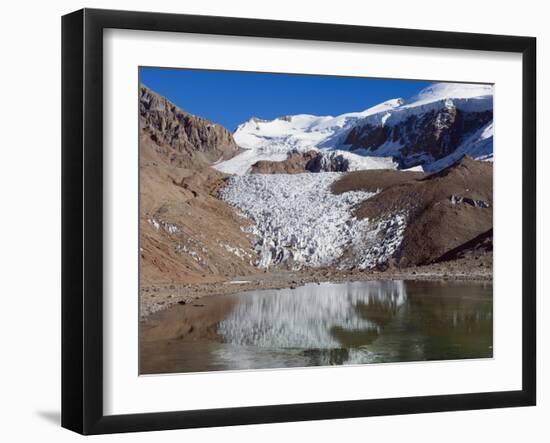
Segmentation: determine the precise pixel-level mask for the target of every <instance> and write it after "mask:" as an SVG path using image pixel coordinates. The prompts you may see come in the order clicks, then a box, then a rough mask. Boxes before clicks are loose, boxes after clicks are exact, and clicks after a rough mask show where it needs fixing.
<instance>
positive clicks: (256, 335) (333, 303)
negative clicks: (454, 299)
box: [218, 281, 406, 349]
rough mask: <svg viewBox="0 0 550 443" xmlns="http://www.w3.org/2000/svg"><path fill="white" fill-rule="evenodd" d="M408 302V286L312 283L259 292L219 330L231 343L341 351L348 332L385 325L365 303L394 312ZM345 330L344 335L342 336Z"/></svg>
mask: <svg viewBox="0 0 550 443" xmlns="http://www.w3.org/2000/svg"><path fill="white" fill-rule="evenodd" d="M405 300H406V295H405V289H404V284H403V282H390V281H388V282H370V284H369V285H368V286H366V285H365V284H364V283H360V282H355V283H348V284H344V285H342V284H331V283H327V284H323V285H317V284H308V285H305V286H303V287H302V288H299V289H298V290H291V289H282V290H270V291H256V292H252V293H249V294H247V295H245V296H242V299H241V300H240V302H239V303H238V305H237V306H236V307H235V308H234V309H233V311H232V312H231V314H229V316H228V317H227V318H226V319H225V320H223V321H222V322H221V323H220V324H219V326H218V333H219V334H220V335H221V336H222V337H223V338H224V341H225V342H227V343H232V344H235V345H254V346H261V347H277V348H306V349H311V348H316V349H334V348H340V347H341V345H340V339H339V338H338V337H337V335H340V336H342V335H343V334H345V333H346V331H347V332H352V331H361V332H364V333H365V334H367V335H372V334H378V329H379V325H378V324H377V323H376V322H373V321H370V320H369V319H367V318H364V317H362V316H360V315H359V314H358V312H357V307H358V305H359V304H362V305H369V304H370V303H373V304H381V305H384V306H386V307H387V309H388V310H391V309H392V308H393V307H394V306H399V305H400V304H403V303H404V302H405ZM337 331H340V332H337Z"/></svg>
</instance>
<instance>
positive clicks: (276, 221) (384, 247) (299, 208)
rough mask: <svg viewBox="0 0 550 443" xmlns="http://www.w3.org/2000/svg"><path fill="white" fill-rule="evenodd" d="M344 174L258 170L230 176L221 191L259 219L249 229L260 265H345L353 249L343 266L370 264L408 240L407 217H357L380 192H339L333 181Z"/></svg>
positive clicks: (226, 198) (299, 266)
mask: <svg viewBox="0 0 550 443" xmlns="http://www.w3.org/2000/svg"><path fill="white" fill-rule="evenodd" d="M342 175H343V174H342V173H337V172H324V173H320V174H311V173H304V174H294V175H287V174H273V175H270V174H255V175H244V176H233V177H231V178H230V179H229V181H228V184H227V186H226V187H225V188H223V189H222V190H221V192H220V196H221V198H222V200H224V201H226V202H228V203H229V204H231V205H233V206H235V207H236V208H238V209H239V210H240V211H241V212H242V213H243V214H245V215H246V216H248V217H250V218H251V219H252V220H253V221H254V222H255V223H254V224H253V225H251V226H249V227H247V228H245V229H246V230H247V232H250V233H252V234H254V235H255V236H257V242H256V245H255V248H256V251H257V253H258V256H259V260H258V263H257V265H258V266H259V267H261V268H269V267H271V266H274V265H279V264H285V265H287V266H289V267H290V268H292V269H300V268H303V267H322V266H331V265H335V266H339V263H340V260H341V258H342V256H343V254H344V252H345V251H346V250H348V249H350V248H351V249H352V250H353V252H354V253H353V257H354V258H348V259H346V261H345V263H344V262H342V265H343V266H345V267H350V266H358V267H361V268H370V267H374V266H376V265H377V264H378V263H380V262H383V261H386V260H387V259H388V258H389V257H390V256H391V254H393V253H394V252H395V250H396V248H397V247H398V246H399V245H400V243H401V240H402V233H403V231H404V228H405V222H404V217H402V216H401V215H399V216H398V218H397V219H396V220H393V219H391V220H384V221H378V222H376V223H370V222H369V220H367V219H364V220H357V218H355V217H354V216H353V208H354V206H355V205H357V204H358V203H360V202H362V201H363V200H365V199H368V198H370V197H372V196H373V195H375V194H376V193H374V192H363V191H351V192H346V193H343V194H340V195H335V194H333V193H332V192H331V191H330V185H331V184H332V183H333V182H334V181H335V180H337V179H338V178H340V177H341V176H342ZM399 217H402V218H399ZM381 224H384V226H382V225H381ZM366 240H368V241H367V242H366V243H365V241H366Z"/></svg>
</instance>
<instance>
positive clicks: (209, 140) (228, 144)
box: [139, 86, 239, 166]
mask: <svg viewBox="0 0 550 443" xmlns="http://www.w3.org/2000/svg"><path fill="white" fill-rule="evenodd" d="M139 115H140V131H141V132H142V134H145V135H147V136H148V137H149V138H150V139H151V140H152V141H153V142H154V143H155V144H156V145H157V146H158V148H159V149H160V150H162V151H164V153H165V154H167V155H168V156H169V157H170V159H171V161H173V162H175V163H176V164H179V165H180V166H185V165H189V164H193V163H195V164H196V163H205V164H210V163H213V162H215V161H218V160H220V159H223V160H228V159H230V158H232V157H234V156H235V155H236V154H238V153H239V147H238V146H237V144H236V143H235V141H234V140H233V136H232V135H231V133H230V132H229V131H228V130H227V129H225V128H224V127H222V126H220V125H218V124H215V123H212V122H211V121H209V120H206V119H204V118H201V117H197V116H195V115H192V114H189V113H188V112H185V111H183V110H182V109H180V108H178V107H177V106H176V105H174V104H173V103H171V102H170V101H168V100H167V99H166V98H165V97H162V96H160V95H158V94H156V93H155V92H153V91H151V90H150V89H149V88H147V87H145V86H141V87H140V94H139Z"/></svg>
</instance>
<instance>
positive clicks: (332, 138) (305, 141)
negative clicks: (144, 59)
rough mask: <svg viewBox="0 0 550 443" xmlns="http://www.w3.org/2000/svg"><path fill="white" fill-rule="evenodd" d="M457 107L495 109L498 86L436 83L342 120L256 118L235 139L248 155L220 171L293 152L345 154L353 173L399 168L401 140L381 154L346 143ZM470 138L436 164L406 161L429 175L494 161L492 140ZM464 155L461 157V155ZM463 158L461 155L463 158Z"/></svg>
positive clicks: (422, 158)
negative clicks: (356, 134) (467, 159)
mask: <svg viewBox="0 0 550 443" xmlns="http://www.w3.org/2000/svg"><path fill="white" fill-rule="evenodd" d="M452 108H454V109H457V110H460V111H462V112H465V113H473V112H477V113H480V112H484V111H492V109H493V86H492V85H479V84H462V83H435V84H432V85H430V86H428V87H427V88H425V89H423V90H422V91H421V92H420V93H419V94H417V95H416V96H415V97H413V98H412V99H411V100H410V102H408V103H407V102H405V100H403V99H402V98H395V99H391V100H387V101H385V102H383V103H380V104H378V105H376V106H373V107H371V108H369V109H366V110H364V111H361V112H350V113H346V114H342V115H338V116H335V117H333V116H315V115H308V114H298V115H291V116H284V117H279V118H276V119H273V120H262V119H259V118H255V117H253V118H251V119H249V120H248V121H246V122H244V123H242V124H241V125H239V126H238V127H237V129H236V130H235V133H234V134H233V137H234V139H235V141H236V143H237V144H238V145H239V146H240V147H241V148H243V149H244V151H243V152H242V153H241V154H239V155H237V156H236V157H234V158H232V159H230V160H227V161H223V162H219V163H217V164H215V165H214V167H215V168H216V169H218V170H220V171H222V172H225V173H228V174H237V175H244V174H247V173H248V172H249V170H250V168H251V166H252V165H253V164H254V163H256V162H257V161H260V160H270V161H282V160H285V159H286V156H287V154H288V153H289V152H291V151H297V152H306V151H309V150H315V151H318V152H321V153H323V155H326V156H329V155H342V156H343V157H345V158H346V159H347V160H348V161H349V164H350V168H349V169H350V170H359V169H397V167H398V164H397V162H396V161H395V160H397V159H402V156H403V153H402V151H401V150H402V148H403V147H404V145H403V144H402V143H401V142H400V141H399V140H397V139H391V140H389V139H388V140H387V141H385V142H384V143H383V144H382V145H380V146H379V147H377V148H376V149H375V150H372V151H371V150H369V149H355V150H353V151H350V145H346V144H345V143H344V142H345V140H346V137H347V135H348V134H349V132H350V131H351V130H352V129H354V128H361V127H364V126H367V127H369V126H372V127H387V128H391V127H396V126H399V125H403V124H405V122H406V121H407V119H409V118H410V117H412V116H416V117H418V116H422V115H426V114H429V113H433V112H441V111H443V110H449V109H452ZM491 131H492V121H491ZM475 136H476V134H464V137H465V139H464V140H463V141H462V142H461V146H460V149H457V150H456V152H457V154H456V155H453V154H454V152H453V153H452V154H451V155H448V156H446V157H444V158H441V159H438V160H434V158H432V157H431V156H430V155H418V156H416V157H415V156H412V157H411V158H408V159H406V161H405V162H402V163H401V165H402V167H403V168H406V166H405V165H406V164H408V165H410V166H414V165H415V163H417V162H421V163H422V164H423V166H424V169H425V170H427V171H436V170H439V169H442V168H445V167H447V166H449V165H451V164H452V163H453V162H455V161H456V160H457V159H458V158H460V156H462V155H469V156H471V157H472V158H474V159H478V160H490V159H491V158H492V151H493V138H492V132H491V135H490V137H483V135H480V134H477V140H474V138H475ZM459 154H460V155H459ZM457 156H458V157H457Z"/></svg>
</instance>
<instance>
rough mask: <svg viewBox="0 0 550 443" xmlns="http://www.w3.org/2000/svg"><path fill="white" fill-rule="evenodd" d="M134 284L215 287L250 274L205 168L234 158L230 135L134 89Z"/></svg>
mask: <svg viewBox="0 0 550 443" xmlns="http://www.w3.org/2000/svg"><path fill="white" fill-rule="evenodd" d="M139 105H140V121H139V123H140V128H139V129H140V140H139V150H140V283H141V286H142V287H143V286H147V285H151V284H160V283H171V282H179V283H181V282H186V283H194V282H198V281H201V282H205V281H219V280H221V279H224V278H225V276H227V275H239V274H248V273H252V272H254V271H255V268H254V266H253V265H251V263H252V262H253V261H254V259H255V252H254V250H253V249H252V248H251V246H250V245H251V241H250V239H249V238H248V236H247V235H246V234H245V233H243V231H242V230H241V227H242V226H243V225H245V224H246V223H247V221H246V220H243V219H242V218H240V217H239V216H238V215H236V213H235V211H234V209H233V208H231V207H230V206H229V205H227V204H225V203H224V202H222V201H221V200H219V199H218V198H217V190H218V188H219V186H221V185H222V184H223V180H224V178H225V175H224V174H222V173H221V172H218V171H216V170H214V169H213V168H211V167H210V166H209V165H210V164H211V163H212V162H213V161H216V160H218V159H219V158H231V157H232V156H234V155H235V154H236V153H238V152H239V148H238V147H237V145H236V144H235V142H234V140H233V138H232V136H231V134H230V133H229V132H228V131H227V130H225V129H224V128H223V127H221V126H219V125H216V124H214V123H212V122H210V121H208V120H206V119H203V118H200V117H195V116H192V115H190V114H188V113H186V112H185V111H182V110H181V109H179V108H178V107H177V106H175V105H173V104H172V103H170V102H169V101H167V100H166V99H165V98H163V97H161V96H159V95H157V94H155V93H154V92H152V91H150V90H149V89H147V88H146V87H141V88H140V103H139Z"/></svg>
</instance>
